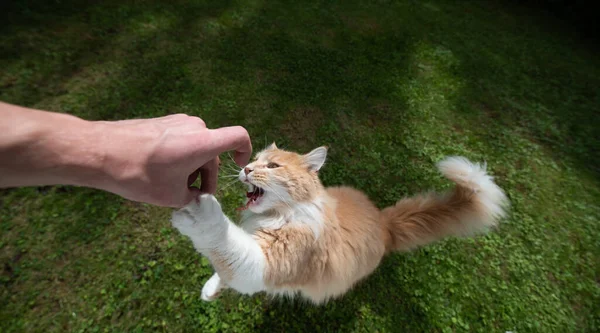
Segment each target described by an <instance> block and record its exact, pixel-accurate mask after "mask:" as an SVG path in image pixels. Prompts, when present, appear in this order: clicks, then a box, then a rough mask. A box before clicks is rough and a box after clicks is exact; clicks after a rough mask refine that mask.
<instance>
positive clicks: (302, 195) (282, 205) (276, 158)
mask: <svg viewBox="0 0 600 333" xmlns="http://www.w3.org/2000/svg"><path fill="white" fill-rule="evenodd" d="M326 157H327V148H326V147H319V148H316V149H314V150H313V151H311V152H310V153H308V154H304V155H302V154H298V153H294V152H290V151H285V150H281V149H279V148H277V146H276V145H275V143H273V144H272V145H271V146H269V147H268V148H266V149H265V150H263V151H261V152H259V153H258V154H257V155H256V158H255V159H254V160H253V161H251V163H249V164H248V165H246V167H244V168H243V169H242V170H241V171H240V174H239V179H240V181H241V182H243V183H245V184H247V185H248V193H247V197H248V204H247V207H248V209H249V210H250V211H252V212H254V213H262V212H265V211H268V210H271V209H277V210H285V209H290V208H291V207H293V205H294V204H297V203H301V202H309V201H311V200H313V199H315V197H316V196H317V195H318V194H319V193H320V192H321V191H322V189H323V186H322V185H321V182H320V181H319V176H318V171H319V169H321V167H322V166H323V164H324V163H325V159H326Z"/></svg>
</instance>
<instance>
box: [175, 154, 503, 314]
mask: <svg viewBox="0 0 600 333" xmlns="http://www.w3.org/2000/svg"><path fill="white" fill-rule="evenodd" d="M327 151H328V148H327V147H318V148H316V149H314V150H312V151H311V152H309V153H307V154H304V155H302V154H299V153H295V152H292V151H286V150H282V149H279V148H278V147H277V146H276V145H275V143H273V144H272V145H271V146H269V147H267V148H265V149H264V150H262V151H260V152H259V153H258V154H257V155H256V157H255V159H254V160H253V161H251V163H249V164H248V165H247V166H245V167H244V168H243V169H242V170H241V171H240V173H239V180H240V181H241V182H243V183H245V184H246V185H247V186H248V189H249V190H248V193H247V197H248V198H247V202H246V206H245V207H244V208H245V210H244V211H243V212H242V221H241V225H240V226H237V225H236V224H234V223H232V222H231V221H230V219H229V218H228V217H227V216H225V215H224V214H223V211H222V210H221V206H220V204H219V202H218V201H217V199H216V198H215V197H214V196H213V195H210V194H201V195H200V196H199V197H198V198H197V200H194V201H192V202H191V203H190V204H188V205H187V206H185V207H183V208H182V209H180V210H177V211H175V212H174V213H173V215H172V224H173V226H174V227H175V228H177V229H178V230H179V232H180V233H181V234H183V235H185V236H187V237H189V238H190V239H191V241H192V242H193V245H194V247H195V249H196V250H197V251H198V252H199V253H201V254H202V255H204V256H206V257H207V258H208V259H209V261H210V262H211V264H212V266H213V267H214V269H215V271H216V273H215V274H214V275H213V276H212V277H211V278H210V279H209V280H208V281H207V282H206V283H205V285H204V287H203V289H202V295H201V298H202V299H203V300H205V301H211V300H214V299H215V298H217V297H218V295H219V293H220V292H221V291H222V290H223V289H224V288H232V289H234V290H236V291H237V292H239V293H242V294H247V295H252V294H254V293H258V292H263V291H264V292H266V293H267V294H270V295H289V296H297V295H299V296H301V297H303V298H304V299H307V300H309V301H311V302H313V303H314V304H323V303H326V302H328V301H330V300H332V299H335V298H338V297H340V296H342V295H344V294H345V293H347V292H348V291H349V290H350V289H352V288H353V287H354V286H355V285H356V284H357V283H358V282H360V281H361V280H363V279H365V278H366V277H367V276H369V275H370V274H371V273H372V272H373V271H374V270H375V269H376V268H377V266H378V265H379V263H380V262H381V260H382V258H383V257H384V256H385V255H387V254H389V253H391V252H394V251H405V252H406V251H411V250H414V249H416V248H418V247H421V246H425V245H428V244H431V243H433V242H436V241H439V240H441V239H444V238H447V237H467V236H475V235H478V234H482V233H485V232H488V231H489V230H491V228H493V227H495V226H497V225H498V223H499V221H500V220H501V219H502V218H504V217H505V216H506V214H507V208H508V207H507V206H508V204H509V202H508V199H507V197H506V195H505V193H504V192H503V190H502V189H501V188H500V187H498V186H497V185H496V184H495V183H494V181H493V178H492V177H491V176H489V175H488V174H487V173H486V171H485V168H486V167H485V165H483V166H481V165H479V164H474V163H472V162H470V161H469V160H467V159H466V158H464V157H448V158H446V159H445V160H443V161H442V162H440V163H438V169H439V171H440V172H441V173H442V174H443V175H444V176H445V177H446V178H448V179H450V180H451V181H453V182H454V183H455V187H454V189H453V190H452V191H449V192H448V193H445V194H436V193H424V194H420V195H418V196H414V197H409V198H405V199H402V200H400V201H398V202H397V203H396V204H395V205H393V206H391V207H387V208H384V209H383V210H380V209H378V208H377V207H376V206H375V205H374V204H373V203H372V202H371V200H370V199H369V198H368V197H367V196H366V195H365V194H363V193H362V192H361V191H359V190H357V189H354V188H351V187H347V186H337V187H327V188H326V187H324V186H323V185H322V183H321V181H320V180H319V176H318V172H319V170H320V169H321V168H322V166H323V165H324V163H325V160H326V156H327Z"/></svg>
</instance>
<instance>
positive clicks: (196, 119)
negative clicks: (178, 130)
mask: <svg viewBox="0 0 600 333" xmlns="http://www.w3.org/2000/svg"><path fill="white" fill-rule="evenodd" d="M190 118H191V119H190V120H191V121H192V122H193V123H194V124H196V125H199V126H202V127H206V123H205V122H204V120H202V119H201V118H200V117H190Z"/></svg>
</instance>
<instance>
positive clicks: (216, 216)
mask: <svg viewBox="0 0 600 333" xmlns="http://www.w3.org/2000/svg"><path fill="white" fill-rule="evenodd" d="M172 221H173V226H174V227H175V228H177V229H178V230H179V231H180V232H181V233H182V234H184V235H188V236H192V235H196V234H197V233H198V232H201V231H202V230H203V229H213V227H214V226H216V225H219V224H222V223H223V222H225V220H224V215H223V211H222V210H221V205H220V204H219V202H218V201H217V199H216V198H215V197H214V196H213V195H211V194H202V195H200V196H199V197H198V198H196V199H194V200H192V202H190V203H189V204H187V205H186V206H185V207H183V208H182V209H180V210H178V211H176V212H174V213H173V216H172Z"/></svg>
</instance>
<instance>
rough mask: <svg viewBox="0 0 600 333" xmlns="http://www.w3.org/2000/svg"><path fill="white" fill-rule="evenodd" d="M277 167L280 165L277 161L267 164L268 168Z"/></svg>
mask: <svg viewBox="0 0 600 333" xmlns="http://www.w3.org/2000/svg"><path fill="white" fill-rule="evenodd" d="M279 167H280V165H279V164H277V163H274V162H271V163H269V164H267V168H269V169H275V168H279Z"/></svg>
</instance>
